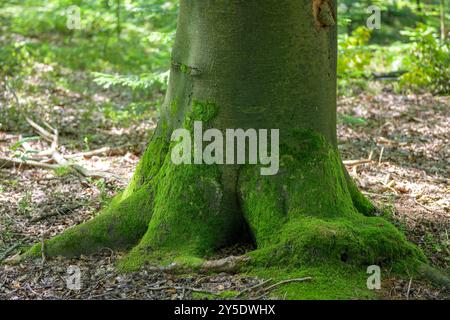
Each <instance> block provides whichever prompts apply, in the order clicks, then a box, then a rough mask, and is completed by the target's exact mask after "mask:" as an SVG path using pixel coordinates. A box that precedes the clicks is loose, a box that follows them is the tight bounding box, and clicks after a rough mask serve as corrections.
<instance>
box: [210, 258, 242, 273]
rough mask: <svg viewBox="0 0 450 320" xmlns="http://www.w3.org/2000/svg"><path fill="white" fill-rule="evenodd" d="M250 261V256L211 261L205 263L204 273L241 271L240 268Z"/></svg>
mask: <svg viewBox="0 0 450 320" xmlns="http://www.w3.org/2000/svg"><path fill="white" fill-rule="evenodd" d="M249 260H250V257H248V256H231V257H227V258H223V259H219V260H210V261H206V262H204V263H203V265H202V267H201V269H202V271H203V272H227V273H233V272H237V271H239V269H240V267H242V265H243V264H244V263H246V262H248V261H249Z"/></svg>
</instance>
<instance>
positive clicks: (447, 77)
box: [400, 24, 450, 95]
mask: <svg viewBox="0 0 450 320" xmlns="http://www.w3.org/2000/svg"><path fill="white" fill-rule="evenodd" d="M402 34H404V35H407V36H409V38H410V40H411V41H413V42H414V44H413V48H412V54H410V55H409V56H408V57H407V59H405V67H406V69H407V70H408V72H407V73H406V74H404V75H403V76H402V78H401V81H400V88H402V89H407V90H411V91H416V92H421V91H425V90H428V91H431V92H432V93H435V94H442V95H448V94H450V42H449V41H446V42H442V41H440V40H439V35H438V34H437V32H436V30H435V29H434V28H432V27H430V26H426V25H424V24H419V26H418V27H417V28H416V29H406V30H405V31H402Z"/></svg>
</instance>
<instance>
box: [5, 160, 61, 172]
mask: <svg viewBox="0 0 450 320" xmlns="http://www.w3.org/2000/svg"><path fill="white" fill-rule="evenodd" d="M16 165H18V166H19V167H22V166H23V167H36V168H41V169H50V170H57V169H59V168H61V167H60V166H58V165H54V164H48V163H42V162H38V161H34V160H22V159H18V158H17V159H16V158H5V157H0V168H12V167H14V166H16Z"/></svg>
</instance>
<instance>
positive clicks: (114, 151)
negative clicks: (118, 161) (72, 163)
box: [64, 145, 133, 159]
mask: <svg viewBox="0 0 450 320" xmlns="http://www.w3.org/2000/svg"><path fill="white" fill-rule="evenodd" d="M129 147H133V145H126V146H121V147H116V148H113V147H103V148H100V149H96V150H91V151H86V152H79V153H73V154H68V155H65V156H64V157H65V158H66V159H73V158H90V157H93V156H98V155H108V156H122V155H124V154H126V153H127V152H128V148H129Z"/></svg>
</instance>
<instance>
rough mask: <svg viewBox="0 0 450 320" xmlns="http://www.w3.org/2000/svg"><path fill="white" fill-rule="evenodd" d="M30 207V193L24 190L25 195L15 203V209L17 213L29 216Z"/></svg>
mask: <svg viewBox="0 0 450 320" xmlns="http://www.w3.org/2000/svg"><path fill="white" fill-rule="evenodd" d="M31 207H32V194H31V193H30V192H26V193H25V195H24V196H23V197H22V198H21V199H20V200H19V202H18V203H17V210H18V212H19V214H21V215H24V216H27V217H29V216H30V212H31Z"/></svg>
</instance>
